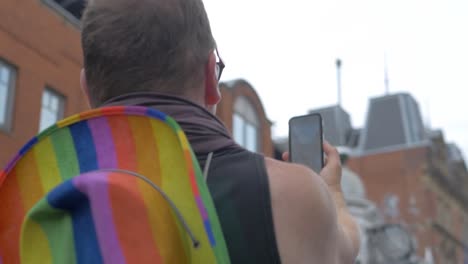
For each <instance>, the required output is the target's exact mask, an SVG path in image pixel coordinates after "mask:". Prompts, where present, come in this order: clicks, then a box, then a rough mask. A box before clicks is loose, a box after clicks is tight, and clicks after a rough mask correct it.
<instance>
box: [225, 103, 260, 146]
mask: <svg viewBox="0 0 468 264" xmlns="http://www.w3.org/2000/svg"><path fill="white" fill-rule="evenodd" d="M232 120H233V121H232V122H233V124H232V128H233V129H232V130H233V136H234V140H235V141H236V142H237V143H238V144H239V145H241V146H243V147H244V148H246V149H248V150H250V151H253V152H258V151H259V150H260V142H259V140H258V139H259V128H260V122H259V118H258V116H257V113H256V111H255V108H254V107H253V106H252V104H251V103H250V102H249V101H248V100H247V99H246V98H245V97H242V96H239V97H238V98H237V99H236V101H235V102H234V114H233V118H232Z"/></svg>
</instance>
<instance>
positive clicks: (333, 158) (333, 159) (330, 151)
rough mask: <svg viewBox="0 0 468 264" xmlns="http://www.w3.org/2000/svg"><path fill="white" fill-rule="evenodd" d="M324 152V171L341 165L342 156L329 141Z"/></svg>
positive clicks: (325, 144)
mask: <svg viewBox="0 0 468 264" xmlns="http://www.w3.org/2000/svg"><path fill="white" fill-rule="evenodd" d="M323 151H324V152H325V155H326V163H325V167H324V169H325V168H327V167H336V166H339V165H340V154H339V153H338V150H337V149H336V148H335V147H333V146H332V145H331V144H330V143H328V142H327V141H325V142H324V143H323Z"/></svg>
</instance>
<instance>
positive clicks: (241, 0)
mask: <svg viewBox="0 0 468 264" xmlns="http://www.w3.org/2000/svg"><path fill="white" fill-rule="evenodd" d="M204 2H205V7H206V9H207V12H208V16H209V17H210V20H211V26H212V29H213V33H214V35H215V38H216V40H217V42H218V47H219V50H220V53H221V56H222V57H223V59H224V60H225V61H226V64H227V68H226V70H225V72H224V73H223V80H225V81H227V80H231V79H235V78H244V79H246V80H247V81H249V82H250V83H251V84H252V85H253V86H254V88H255V89H256V90H257V92H258V93H259V95H260V97H261V99H262V101H263V104H264V107H265V109H266V112H267V115H268V117H269V118H270V119H271V120H272V121H274V122H275V126H274V128H273V135H274V136H275V137H278V136H285V135H287V133H288V132H287V131H288V130H287V123H288V120H289V118H290V117H292V116H295V115H300V114H305V113H306V112H307V110H309V109H313V108H317V107H323V106H329V105H332V104H335V103H336V98H337V92H336V69H335V60H336V58H338V57H339V58H341V59H342V61H343V67H342V69H343V70H342V71H343V74H342V86H343V106H344V108H345V109H346V110H348V111H349V112H350V114H351V116H352V122H353V125H354V126H358V127H359V126H362V125H363V124H364V122H365V118H366V110H367V105H368V98H369V97H374V96H379V95H382V94H384V91H385V88H384V87H385V86H384V57H385V56H384V54H385V53H386V54H387V62H388V63H387V64H388V73H389V79H390V92H391V93H394V92H401V91H404V92H409V93H411V94H412V95H413V96H414V97H415V98H416V100H417V101H418V102H419V105H420V108H421V112H422V115H423V118H424V120H425V122H426V123H428V122H429V119H430V124H431V127H433V128H442V129H443V130H444V132H445V137H446V140H448V141H455V142H456V143H457V144H459V146H461V148H462V149H463V151H464V153H465V157H467V154H468V0H326V1H325V0H320V1H319V0H287V1H284V0H283V1H278V0H236V1H232V0H204Z"/></svg>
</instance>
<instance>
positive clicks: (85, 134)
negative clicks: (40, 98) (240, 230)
mask: <svg viewBox="0 0 468 264" xmlns="http://www.w3.org/2000/svg"><path fill="white" fill-rule="evenodd" d="M103 169H120V170H128V171H132V172H136V173H139V174H141V175H144V176H145V177H147V179H149V180H150V181H151V182H153V183H154V184H156V185H157V186H159V188H160V189H161V190H162V191H163V192H164V193H166V194H167V196H168V197H169V198H170V199H171V200H172V201H173V203H174V205H175V206H176V207H177V208H178V210H179V211H180V214H181V215H182V217H183V218H184V219H185V220H186V222H187V225H188V227H189V228H190V229H191V230H192V232H193V236H194V237H196V239H197V240H198V241H199V242H200V244H199V246H198V247H196V246H194V245H193V243H192V242H193V240H191V237H190V236H189V235H188V234H187V232H186V230H185V229H184V226H183V225H182V224H181V221H179V220H180V219H178V218H177V215H176V214H175V213H174V210H172V209H171V206H169V204H168V203H167V201H166V200H164V199H163V197H162V196H161V195H160V193H158V192H156V191H155V190H154V189H152V188H151V186H150V185H148V184H147V183H145V182H144V181H141V180H140V179H138V178H136V177H129V176H128V175H127V176H124V175H122V173H119V172H111V171H105V170H103ZM10 263H70V264H73V263H112V264H114V263H229V257H228V253H227V248H226V245H225V241H224V237H223V234H222V230H221V226H220V223H219V220H218V216H217V214H216V210H215V208H214V204H213V201H212V199H211V196H210V193H209V191H208V188H207V186H206V184H205V182H204V180H203V176H202V174H201V170H200V167H199V165H198V162H197V160H196V159H195V156H194V154H193V152H192V150H191V148H190V145H189V143H188V141H187V138H186V137H185V134H184V133H183V131H182V130H181V129H180V127H179V125H178V124H177V123H176V122H175V121H174V120H173V119H172V118H170V117H168V116H166V115H165V114H163V113H161V112H158V111H156V110H154V109H149V108H144V107H109V108H102V109H97V110H92V111H89V112H85V113H83V114H79V115H75V116H72V117H70V118H67V119H65V120H63V121H60V122H58V123H57V124H56V125H54V126H52V127H50V128H49V129H47V130H46V131H44V132H42V133H41V134H39V135H38V136H37V137H35V138H33V139H32V140H31V141H30V142H29V143H27V144H26V145H25V146H24V147H23V148H22V149H21V150H20V151H19V153H18V154H17V155H16V156H15V158H14V159H13V160H12V161H11V162H10V163H9V165H8V166H7V167H6V168H5V170H4V171H1V172H0V264H10Z"/></svg>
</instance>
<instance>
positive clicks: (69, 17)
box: [42, 0, 81, 28]
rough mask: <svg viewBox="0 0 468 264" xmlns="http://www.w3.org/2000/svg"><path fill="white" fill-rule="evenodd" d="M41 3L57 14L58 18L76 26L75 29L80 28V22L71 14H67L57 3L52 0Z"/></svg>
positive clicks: (43, 0)
mask: <svg viewBox="0 0 468 264" xmlns="http://www.w3.org/2000/svg"><path fill="white" fill-rule="evenodd" d="M42 2H43V3H44V4H45V5H46V6H48V7H50V8H51V9H52V10H54V11H55V12H57V13H58V14H59V15H60V16H62V17H63V18H65V19H66V20H67V21H68V22H70V23H71V24H72V25H74V26H76V27H77V28H81V22H80V20H79V19H78V18H76V17H75V16H74V15H73V14H72V13H70V12H68V10H66V9H65V8H63V7H62V6H61V5H60V4H59V3H57V2H56V1H54V0H42Z"/></svg>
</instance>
